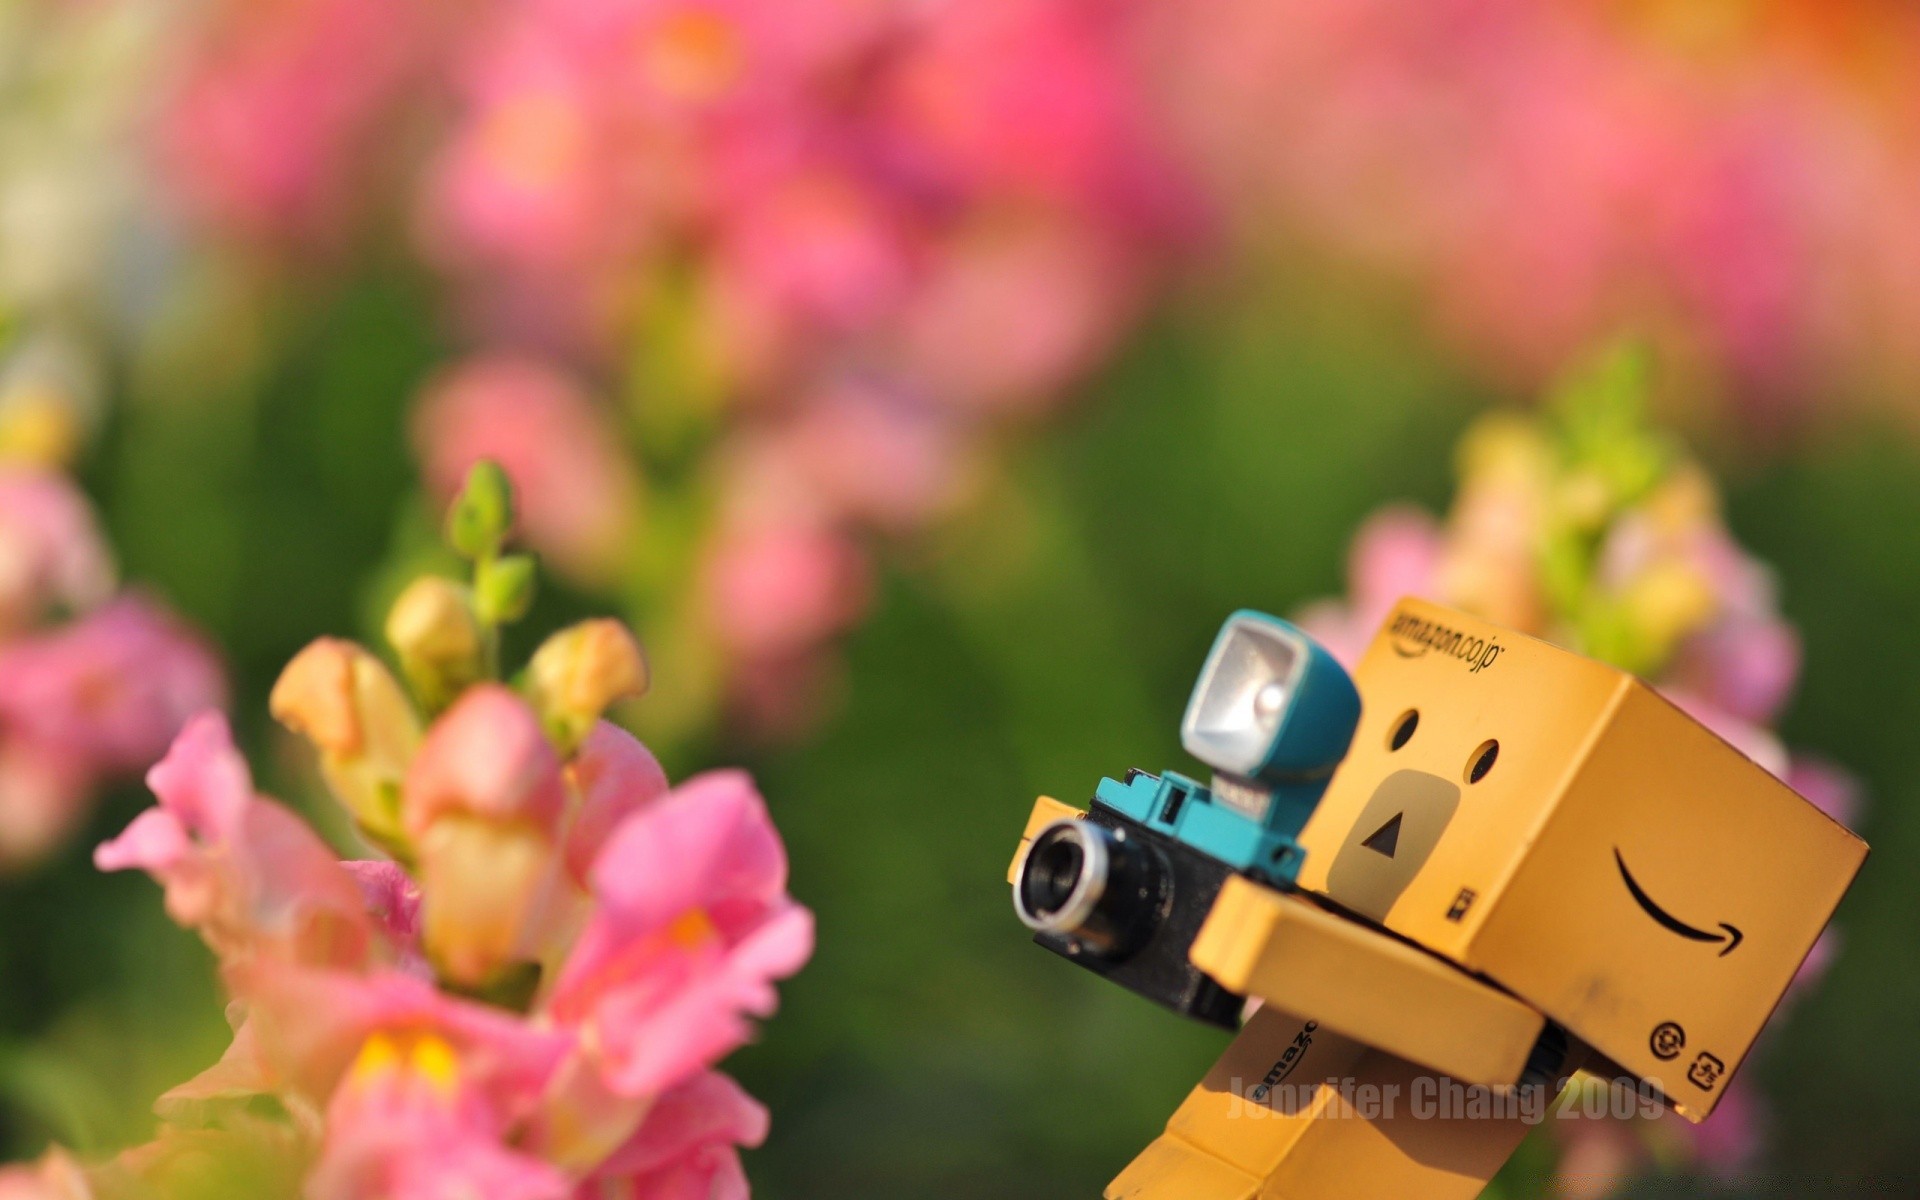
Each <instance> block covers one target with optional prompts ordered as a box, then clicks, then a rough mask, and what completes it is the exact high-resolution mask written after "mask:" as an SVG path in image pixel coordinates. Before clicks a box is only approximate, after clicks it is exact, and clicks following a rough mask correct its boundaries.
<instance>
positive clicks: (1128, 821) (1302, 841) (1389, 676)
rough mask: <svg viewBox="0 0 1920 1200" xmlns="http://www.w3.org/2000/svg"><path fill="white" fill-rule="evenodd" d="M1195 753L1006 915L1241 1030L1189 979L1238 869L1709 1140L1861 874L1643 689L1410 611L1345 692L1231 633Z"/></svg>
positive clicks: (1131, 788)
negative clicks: (1367, 931) (1519, 1025)
mask: <svg viewBox="0 0 1920 1200" xmlns="http://www.w3.org/2000/svg"><path fill="white" fill-rule="evenodd" d="M1356 686H1357V693H1358V699H1357V701H1356V698H1355V691H1356ZM1182 735H1183V736H1182V741H1183V742H1184V744H1185V745H1186V747H1187V748H1188V749H1189V750H1190V751H1192V752H1193V753H1194V754H1195V755H1196V756H1198V757H1200V758H1202V759H1203V760H1205V761H1207V762H1208V763H1209V764H1210V765H1212V766H1213V767H1214V768H1215V769H1216V771H1217V772H1218V774H1216V776H1215V779H1214V783H1213V786H1212V787H1211V788H1208V787H1202V786H1201V785H1199V784H1197V783H1195V782H1193V781H1191V780H1185V779H1182V778H1181V777H1179V776H1176V775H1173V774H1171V773H1169V774H1167V775H1165V776H1161V777H1157V778H1156V777H1154V776H1150V775H1143V774H1134V775H1130V776H1129V778H1128V779H1127V780H1126V781H1121V782H1116V781H1114V780H1103V781H1101V784H1100V787H1099V790H1098V792H1097V793H1096V795H1095V798H1094V802H1093V805H1092V807H1091V809H1090V811H1089V812H1088V814H1087V816H1086V817H1085V818H1083V819H1078V820H1071V821H1060V822H1056V823H1054V824H1053V825H1051V826H1049V827H1048V828H1046V829H1043V830H1041V831H1039V833H1038V834H1037V835H1036V836H1035V837H1034V838H1033V840H1032V842H1031V844H1030V845H1029V847H1028V850H1027V853H1026V855H1025V857H1024V859H1023V860H1022V862H1021V863H1020V864H1019V869H1018V871H1017V873H1016V886H1015V903H1016V908H1017V909H1018V910H1019V912H1020V914H1021V916H1022V918H1023V919H1024V920H1026V921H1027V923H1028V924H1029V925H1031V926H1033V927H1034V928H1035V929H1036V930H1037V931H1038V937H1037V939H1036V940H1038V941H1040V942H1041V943H1042V944H1045V945H1048V946H1049V948H1052V949H1055V950H1057V951H1059V952H1061V953H1063V954H1066V955H1068V956H1069V957H1072V958H1074V959H1076V960H1077V961H1081V962H1083V963H1084V964H1086V965H1087V966H1089V967H1090V968H1092V969H1094V970H1096V971H1098V972H1100V973H1102V974H1106V975H1108V976H1109V977H1112V978H1115V979H1116V981H1118V982H1122V983H1126V984H1128V985H1129V986H1133V987H1135V990H1138V991H1140V992H1142V993H1143V994H1145V995H1148V996H1151V997H1152V998H1154V999H1157V1000H1160V1001H1161V1002H1163V1003H1166V1004H1168V1005H1169V1006H1171V1007H1174V1008H1176V1009H1178V1010H1180V1011H1184V1012H1188V1013H1190V1014H1192V1015H1195V1016H1199V1017H1201V1018H1202V1019H1208V1020H1213V1021H1215V1022H1216V1023H1219V1024H1223V1025H1228V1026H1229V1027H1230V1026H1231V1025H1232V1023H1233V1017H1234V1015H1235V1012H1234V1011H1230V1010H1237V1006H1238V997H1233V996H1231V995H1228V994H1225V993H1224V992H1222V990H1221V989H1219V988H1218V987H1217V985H1214V987H1213V991H1215V992H1221V994H1220V995H1212V994H1209V992H1208V986H1209V985H1211V984H1212V981H1211V980H1208V979H1207V978H1206V977H1205V976H1204V975H1202V974H1200V973H1199V972H1198V971H1197V970H1196V969H1194V968H1192V967H1191V965H1190V964H1188V963H1187V962H1186V955H1187V951H1188V949H1189V948H1190V947H1191V944H1192V937H1193V934H1194V932H1195V931H1197V929H1198V927H1199V926H1200V924H1202V923H1203V922H1204V920H1205V916H1206V912H1207V910H1210V909H1211V907H1212V905H1213V900H1214V898H1215V895H1216V894H1217V892H1218V890H1219V887H1220V885H1221V883H1222V882H1224V880H1225V878H1226V877H1227V875H1228V874H1230V873H1232V872H1240V873H1242V874H1246V875H1250V876H1252V877H1254V878H1255V879H1257V880H1259V881H1261V882H1263V883H1266V884H1269V885H1272V886H1279V887H1288V886H1297V887H1298V888H1299V889H1301V890H1303V891H1306V892H1309V893H1312V894H1314V895H1317V896H1319V897H1322V898H1324V899H1326V900H1330V901H1332V902H1333V903H1334V904H1336V905H1337V906H1338V907H1340V908H1341V909H1344V910H1346V911H1348V912H1350V913H1352V914H1356V915H1357V916H1359V917H1361V918H1364V919H1365V920H1367V921H1370V922H1372V923H1375V924H1377V925H1379V926H1381V927H1384V928H1385V929H1387V930H1388V931H1390V932H1391V933H1393V934H1396V935H1398V936H1399V937H1401V938H1404V939H1406V940H1407V941H1409V942H1412V943H1414V944H1415V945H1417V946H1420V947H1422V948H1423V949H1425V950H1427V951H1429V952H1431V953H1433V954H1435V955H1438V956H1440V957H1441V958H1443V959H1446V960H1448V961H1451V962H1452V963H1454V964H1455V965H1457V966H1458V967H1460V968H1462V969H1464V970H1467V971H1469V972H1472V973H1474V974H1477V975H1479V976H1481V977H1484V978H1486V979H1489V980H1491V981H1492V982H1494V983H1496V984H1497V985H1499V986H1500V987H1502V988H1504V989H1506V990H1507V991H1509V992H1511V993H1513V994H1514V995H1516V996H1518V997H1519V998H1520V999H1522V1000H1523V1001H1525V1002H1526V1003H1527V1004H1529V1005H1530V1006H1532V1007H1533V1008H1535V1009H1537V1010H1538V1011H1540V1012H1541V1013H1543V1014H1545V1015H1546V1016H1547V1017H1548V1018H1549V1019H1551V1020H1552V1021H1554V1022H1556V1023H1557V1024H1559V1025H1561V1026H1564V1027H1565V1028H1566V1029H1567V1030H1568V1031H1570V1032H1571V1033H1572V1034H1573V1035H1574V1036H1575V1037H1577V1038H1579V1039H1581V1040H1582V1041H1584V1042H1586V1043H1587V1044H1588V1045H1590V1046H1592V1047H1593V1048H1594V1049H1596V1050H1597V1051H1599V1052H1600V1053H1601V1054H1603V1055H1604V1056H1606V1058H1608V1059H1610V1060H1612V1062H1613V1063H1615V1064H1618V1065H1619V1066H1620V1067H1621V1068H1623V1069H1624V1070H1625V1071H1627V1072H1629V1073H1631V1074H1633V1075H1636V1076H1638V1077H1640V1078H1643V1079H1647V1080H1650V1081H1653V1082H1655V1083H1657V1084H1658V1085H1659V1086H1660V1087H1661V1088H1662V1089H1663V1091H1664V1092H1665V1093H1666V1095H1667V1096H1668V1098H1669V1100H1670V1101H1672V1102H1673V1104H1674V1105H1675V1107H1676V1108H1678V1109H1679V1110H1680V1111H1681V1113H1682V1114H1683V1115H1685V1116H1688V1117H1690V1118H1693V1119H1696V1120H1697V1119H1699V1118H1701V1117H1703V1116H1705V1114H1706V1113H1708V1112H1710V1111H1711V1110H1712V1108H1713V1105H1714V1104H1715V1102H1717V1100H1718V1099H1719V1096H1720V1093H1721V1091H1722V1090H1723V1085H1724V1083H1725V1080H1726V1079H1727V1077H1728V1076H1729V1075H1731V1073H1732V1072H1733V1071H1734V1069H1735V1068H1736V1067H1737V1066H1738V1065H1739V1063H1740V1061H1741V1059H1742V1058H1743V1057H1744V1056H1745V1054H1746V1053H1747V1050H1748V1048H1749V1046H1750V1045H1751V1044H1752V1042H1753V1039H1754V1037H1755V1035H1756V1034H1758V1032H1759V1030H1760V1026H1761V1025H1762V1023H1763V1022H1764V1021H1765V1020H1766V1018H1767V1016H1768V1014H1769V1013H1770V1012H1771V1011H1772V1009H1773V1007H1774V1005H1775V1003H1776V1002H1777V1001H1778V1000H1779V998H1780V996H1781V994H1782V993H1783V992H1785V990H1786V987H1787V984H1788V983H1789V982H1790V981H1791V980H1792V978H1793V975H1794V972H1795V971H1796V970H1797V969H1798V967H1799V965H1800V962H1801V960H1802V959H1804V958H1805V957H1806V954H1807V952H1808V951H1809V950H1810V949H1811V948H1812V946H1813V943H1814V939H1815V938H1816V937H1818V936H1819V933H1820V931H1821V929H1822V928H1823V927H1824V926H1825V925H1826V923H1827V920H1828V918H1829V917H1830V916H1831V915H1832V913H1833V910H1834V908H1835V906H1836V905H1837V904H1838V903H1839V901H1840V898H1841V896H1842V894H1843V893H1844V892H1845V891H1846V889H1847V887H1848V885H1849V884H1850V883H1851V881H1852V879H1853V876H1854V874H1855V873H1856V872H1857V871H1858V869H1859V867H1860V864H1861V862H1862V861H1863V859H1864V858H1865V856H1866V849H1867V848H1866V845H1865V843H1863V842H1862V841H1861V840H1860V839H1859V838H1857V837H1855V836H1854V835H1853V834H1852V833H1851V832H1849V831H1848V830H1847V829H1845V828H1844V827H1843V826H1841V825H1839V824H1838V823H1836V822H1835V821H1833V820H1832V819H1831V818H1829V817H1827V816H1826V815H1825V814H1823V813H1822V812H1820V811H1819V810H1818V809H1817V808H1815V807H1814V806H1813V805H1812V804H1811V803H1809V802H1808V801H1807V800H1805V799H1804V798H1802V797H1801V796H1799V795H1798V794H1796V793H1795V792H1794V791H1792V789H1790V788H1788V787H1787V786H1786V785H1785V784H1783V783H1781V782H1780V781H1779V780H1778V779H1776V778H1775V777H1774V776H1773V775H1772V774H1770V773H1769V772H1768V771H1766V770H1765V769H1764V768H1762V767H1760V766H1759V765H1758V764H1756V763H1754V762H1753V761H1752V760H1751V759H1748V758H1747V757H1746V756H1744V755H1743V754H1741V753H1740V752H1739V751H1737V750H1735V749H1734V748H1733V747H1731V746H1730V745H1728V744H1727V743H1726V742H1725V741H1723V740H1721V739H1720V738H1719V737H1717V736H1715V735H1714V734H1713V733H1711V732H1710V731H1708V730H1707V729H1706V728H1705V727H1704V726H1702V725H1700V724H1699V723H1698V722H1696V721H1695V720H1693V719H1692V718H1691V717H1689V716H1687V715H1686V714H1685V713H1682V712H1681V711H1680V710H1679V709H1677V708H1675V707H1674V706H1673V705H1672V704H1671V703H1669V702H1668V701H1666V700H1665V699H1663V698H1661V697H1660V696H1659V695H1658V694H1657V693H1655V692H1654V691H1653V690H1652V689H1650V688H1648V687H1647V686H1646V685H1645V684H1643V683H1641V682H1640V681H1638V680H1637V679H1635V678H1633V677H1632V676H1630V675H1627V674H1625V673H1623V672H1621V671H1618V670H1615V669H1614V668H1611V667H1608V666H1606V665H1604V664H1601V663H1598V662H1594V661H1592V660H1590V659H1587V658H1583V657H1581V656H1580V655H1577V654H1573V653H1570V652H1568V651H1565V650H1562V649H1559V648H1557V647H1554V646H1551V645H1549V644H1547V643H1545V642H1542V641H1538V640H1536V639H1533V638H1530V637H1526V636H1524V635H1522V634H1517V633H1513V632H1512V631H1509V630H1506V629H1502V628H1500V627H1498V626H1495V625H1490V624H1488V623H1486V622H1484V621H1480V620H1477V619H1475V618H1473V617H1470V616H1467V615H1465V614H1462V613H1458V612H1454V611H1452V610H1449V609H1446V608H1442V607H1440V606H1438V605H1433V604H1428V603H1424V602H1421V601H1416V600H1405V601H1402V602H1401V603H1400V605H1399V606H1398V607H1397V608H1396V609H1395V610H1394V611H1393V613H1391V614H1390V615H1389V616H1388V618H1387V620H1386V622H1385V623H1384V625H1383V626H1382V627H1381V629H1380V631H1379V633H1378V634H1377V635H1376V636H1375V638H1374V641H1373V643H1372V644H1371V646H1369V648H1368V650H1367V652H1366V654H1365V655H1364V656H1363V657H1362V659H1361V661H1360V663H1359V665H1358V667H1357V668H1356V669H1355V672H1354V675H1353V680H1352V682H1351V683H1348V682H1347V680H1346V677H1345V675H1344V673H1343V672H1341V671H1340V668H1339V666H1338V665H1337V664H1335V663H1333V662H1332V660H1331V659H1329V658H1327V656H1326V655H1325V653H1324V651H1322V650H1320V649H1319V648H1318V647H1317V646H1315V645H1313V643H1312V642H1311V641H1310V640H1309V639H1307V638H1306V637H1305V636H1304V635H1302V634H1301V633H1300V632H1299V631H1298V630H1295V629H1293V628H1292V627H1291V626H1288V625H1286V624H1285V623H1283V622H1280V621H1276V620H1274V619H1273V618H1270V617H1263V616H1260V615H1258V614H1251V613H1239V614H1236V615H1235V616H1234V617H1233V618H1232V619H1230V620H1229V621H1228V622H1227V626H1226V628H1225V629H1224V630H1222V632H1221V635H1220V638H1219V639H1218V640H1217V641H1216V642H1215V644H1214V648H1213V652H1212V654H1211V655H1209V657H1208V660H1207V663H1206V666H1205V667H1204V668H1203V669H1202V671H1201V675H1200V682H1199V685H1198V687H1196V689H1195V691H1194V697H1193V700H1192V702H1191V703H1190V704H1189V706H1188V709H1187V715H1186V720H1185V722H1184V723H1183V725H1182ZM1336 767H1337V769H1335V768H1336ZM1096 846H1098V849H1095V847H1096ZM1103 852H1104V853H1103ZM1196 909H1197V910H1198V911H1197V912H1196V911H1194V910H1196ZM1079 929H1087V930H1091V931H1092V933H1093V936H1091V937H1084V936H1082V934H1081V933H1080V932H1078V930H1079ZM1103 931H1104V932H1103ZM1180 967H1184V968H1186V970H1187V972H1189V973H1190V974H1189V977H1185V978H1180V977H1179V972H1178V969H1177V968H1180Z"/></svg>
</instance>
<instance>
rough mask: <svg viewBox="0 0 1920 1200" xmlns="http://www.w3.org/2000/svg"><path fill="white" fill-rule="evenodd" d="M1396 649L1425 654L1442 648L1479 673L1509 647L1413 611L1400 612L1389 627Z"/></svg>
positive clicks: (1403, 654) (1400, 652)
mask: <svg viewBox="0 0 1920 1200" xmlns="http://www.w3.org/2000/svg"><path fill="white" fill-rule="evenodd" d="M1387 632H1388V634H1389V635H1390V636H1391V639H1392V645H1393V652H1394V653H1395V654H1398V655H1399V656H1400V657H1401V658H1422V657H1424V656H1425V655H1427V654H1428V653H1431V652H1438V653H1440V654H1445V655H1447V656H1449V657H1451V658H1457V659H1459V660H1460V661H1461V662H1463V663H1466V664H1467V674H1469V675H1478V674H1479V673H1480V672H1482V671H1484V670H1486V669H1487V668H1488V667H1490V666H1492V665H1493V664H1494V660H1496V659H1498V658H1499V657H1500V655H1501V653H1502V652H1503V651H1504V650H1505V649H1506V647H1505V646H1502V645H1501V644H1500V643H1499V642H1498V641H1496V640H1495V639H1493V638H1480V637H1474V636H1473V635H1472V634H1470V633H1462V632H1461V631H1460V630H1458V629H1452V628H1449V627H1448V626H1445V625H1442V624H1440V623H1439V622H1437V621H1428V620H1425V619H1424V618H1421V617H1416V616H1414V615H1413V614H1412V613H1405V612H1403V613H1397V614H1395V616H1394V618H1393V625H1392V626H1391V627H1390V628H1389V629H1388V630H1387Z"/></svg>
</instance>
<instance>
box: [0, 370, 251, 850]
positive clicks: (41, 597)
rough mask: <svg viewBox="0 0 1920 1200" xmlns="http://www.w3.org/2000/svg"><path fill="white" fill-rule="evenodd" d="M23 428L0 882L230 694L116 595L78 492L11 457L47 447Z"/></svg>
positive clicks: (9, 522) (184, 643) (5, 479)
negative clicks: (110, 784) (106, 785)
mask: <svg viewBox="0 0 1920 1200" xmlns="http://www.w3.org/2000/svg"><path fill="white" fill-rule="evenodd" d="M0 403H4V401H0ZM38 403H39V401H38V400H37V399H35V398H31V397H26V396H20V397H18V399H17V403H16V411H23V410H25V409H26V408H27V407H28V406H29V405H31V404H38ZM43 411H46V412H51V411H52V407H51V406H50V407H49V408H48V409H47V410H43ZM28 428H29V429H30V430H31V431H32V432H30V433H27V434H24V435H23V436H22V438H21V439H20V440H19V441H15V442H13V443H12V444H11V446H10V445H9V443H8V439H7V438H6V436H5V435H4V434H0V869H5V868H11V867H17V866H19V865H21V864H24V863H28V862H32V861H35V860H37V859H40V858H42V857H44V856H45V855H46V854H47V853H48V852H50V851H51V850H52V849H53V847H54V846H56V845H57V844H58V843H59V842H60V841H61V839H62V838H63V837H64V836H65V835H67V834H68V833H70V832H71V831H72V830H73V828H74V827H75V826H76V825H77V824H78V823H79V822H80V821H81V820H82V819H84V818H85V816H86V814H87V811H88V804H87V802H88V801H89V800H90V799H91V798H92V796H93V794H94V793H95V792H96V791H97V790H98V789H99V787H100V785H101V784H102V783H103V782H105V781H106V780H108V779H111V778H114V777H118V776H123V775H127V774H130V773H132V772H136V771H138V770H140V769H141V768H142V767H145V766H147V765H148V764H149V763H151V762H153V760H154V759H155V758H156V757H157V756H158V755H159V754H160V753H161V751H162V750H164V749H165V748H166V745H167V742H168V740H169V739H171V738H172V737H173V735H174V734H175V733H176V732H178V731H179V729H180V727H181V725H182V724H183V723H184V722H185V721H186V719H187V718H188V717H189V716H190V715H191V714H193V713H195V712H197V711H199V710H201V709H203V708H207V707H209V706H217V705H220V704H222V703H223V702H224V696H225V690H226V689H225V683H224V681H223V679H222V675H221V671H220V666H219V663H218V662H217V660H216V659H215V658H214V655H213V653H212V651H211V650H210V649H208V648H207V646H206V645H205V644H203V643H202V641H201V640H200V638H199V636H198V635H197V634H195V633H193V632H192V631H190V630H189V629H187V627H186V626H185V625H183V624H182V623H181V622H180V621H179V620H178V619H177V618H175V617H174V616H173V615H172V614H171V613H169V612H168V611H167V610H166V609H165V608H164V607H162V606H161V605H160V604H159V603H158V602H156V601H154V600H152V599H149V598H148V597H146V596H143V595H140V594H138V593H135V592H123V591H120V590H119V589H118V588H117V585H116V583H115V577H114V568H113V559H112V556H111V554H110V553H109V552H108V549H107V546H106V542H105V540H104V538H103V537H102V535H101V532H100V529H99V526H98V524H97V523H96V521H95V519H94V514H93V509H92V506H90V505H89V504H88V503H87V500H86V498H85V497H84V496H83V495H81V493H80V491H79V489H78V488H77V487H75V486H74V484H73V482H72V481H71V480H70V479H68V478H67V477H66V475H64V474H62V473H61V472H59V471H58V470H55V469H53V468H52V467H50V466H48V465H46V464H43V463H39V462H33V461H29V460H26V459H24V458H17V457H13V454H12V451H15V450H21V449H23V446H22V443H23V442H24V443H25V446H24V449H32V450H40V449H44V448H45V443H44V441H43V440H42V439H41V438H40V437H39V436H38V432H39V431H40V430H43V429H44V428H45V425H43V424H42V423H41V422H40V421H39V420H37V419H36V420H35V421H34V422H32V423H31V424H30V425H29V426H28Z"/></svg>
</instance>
